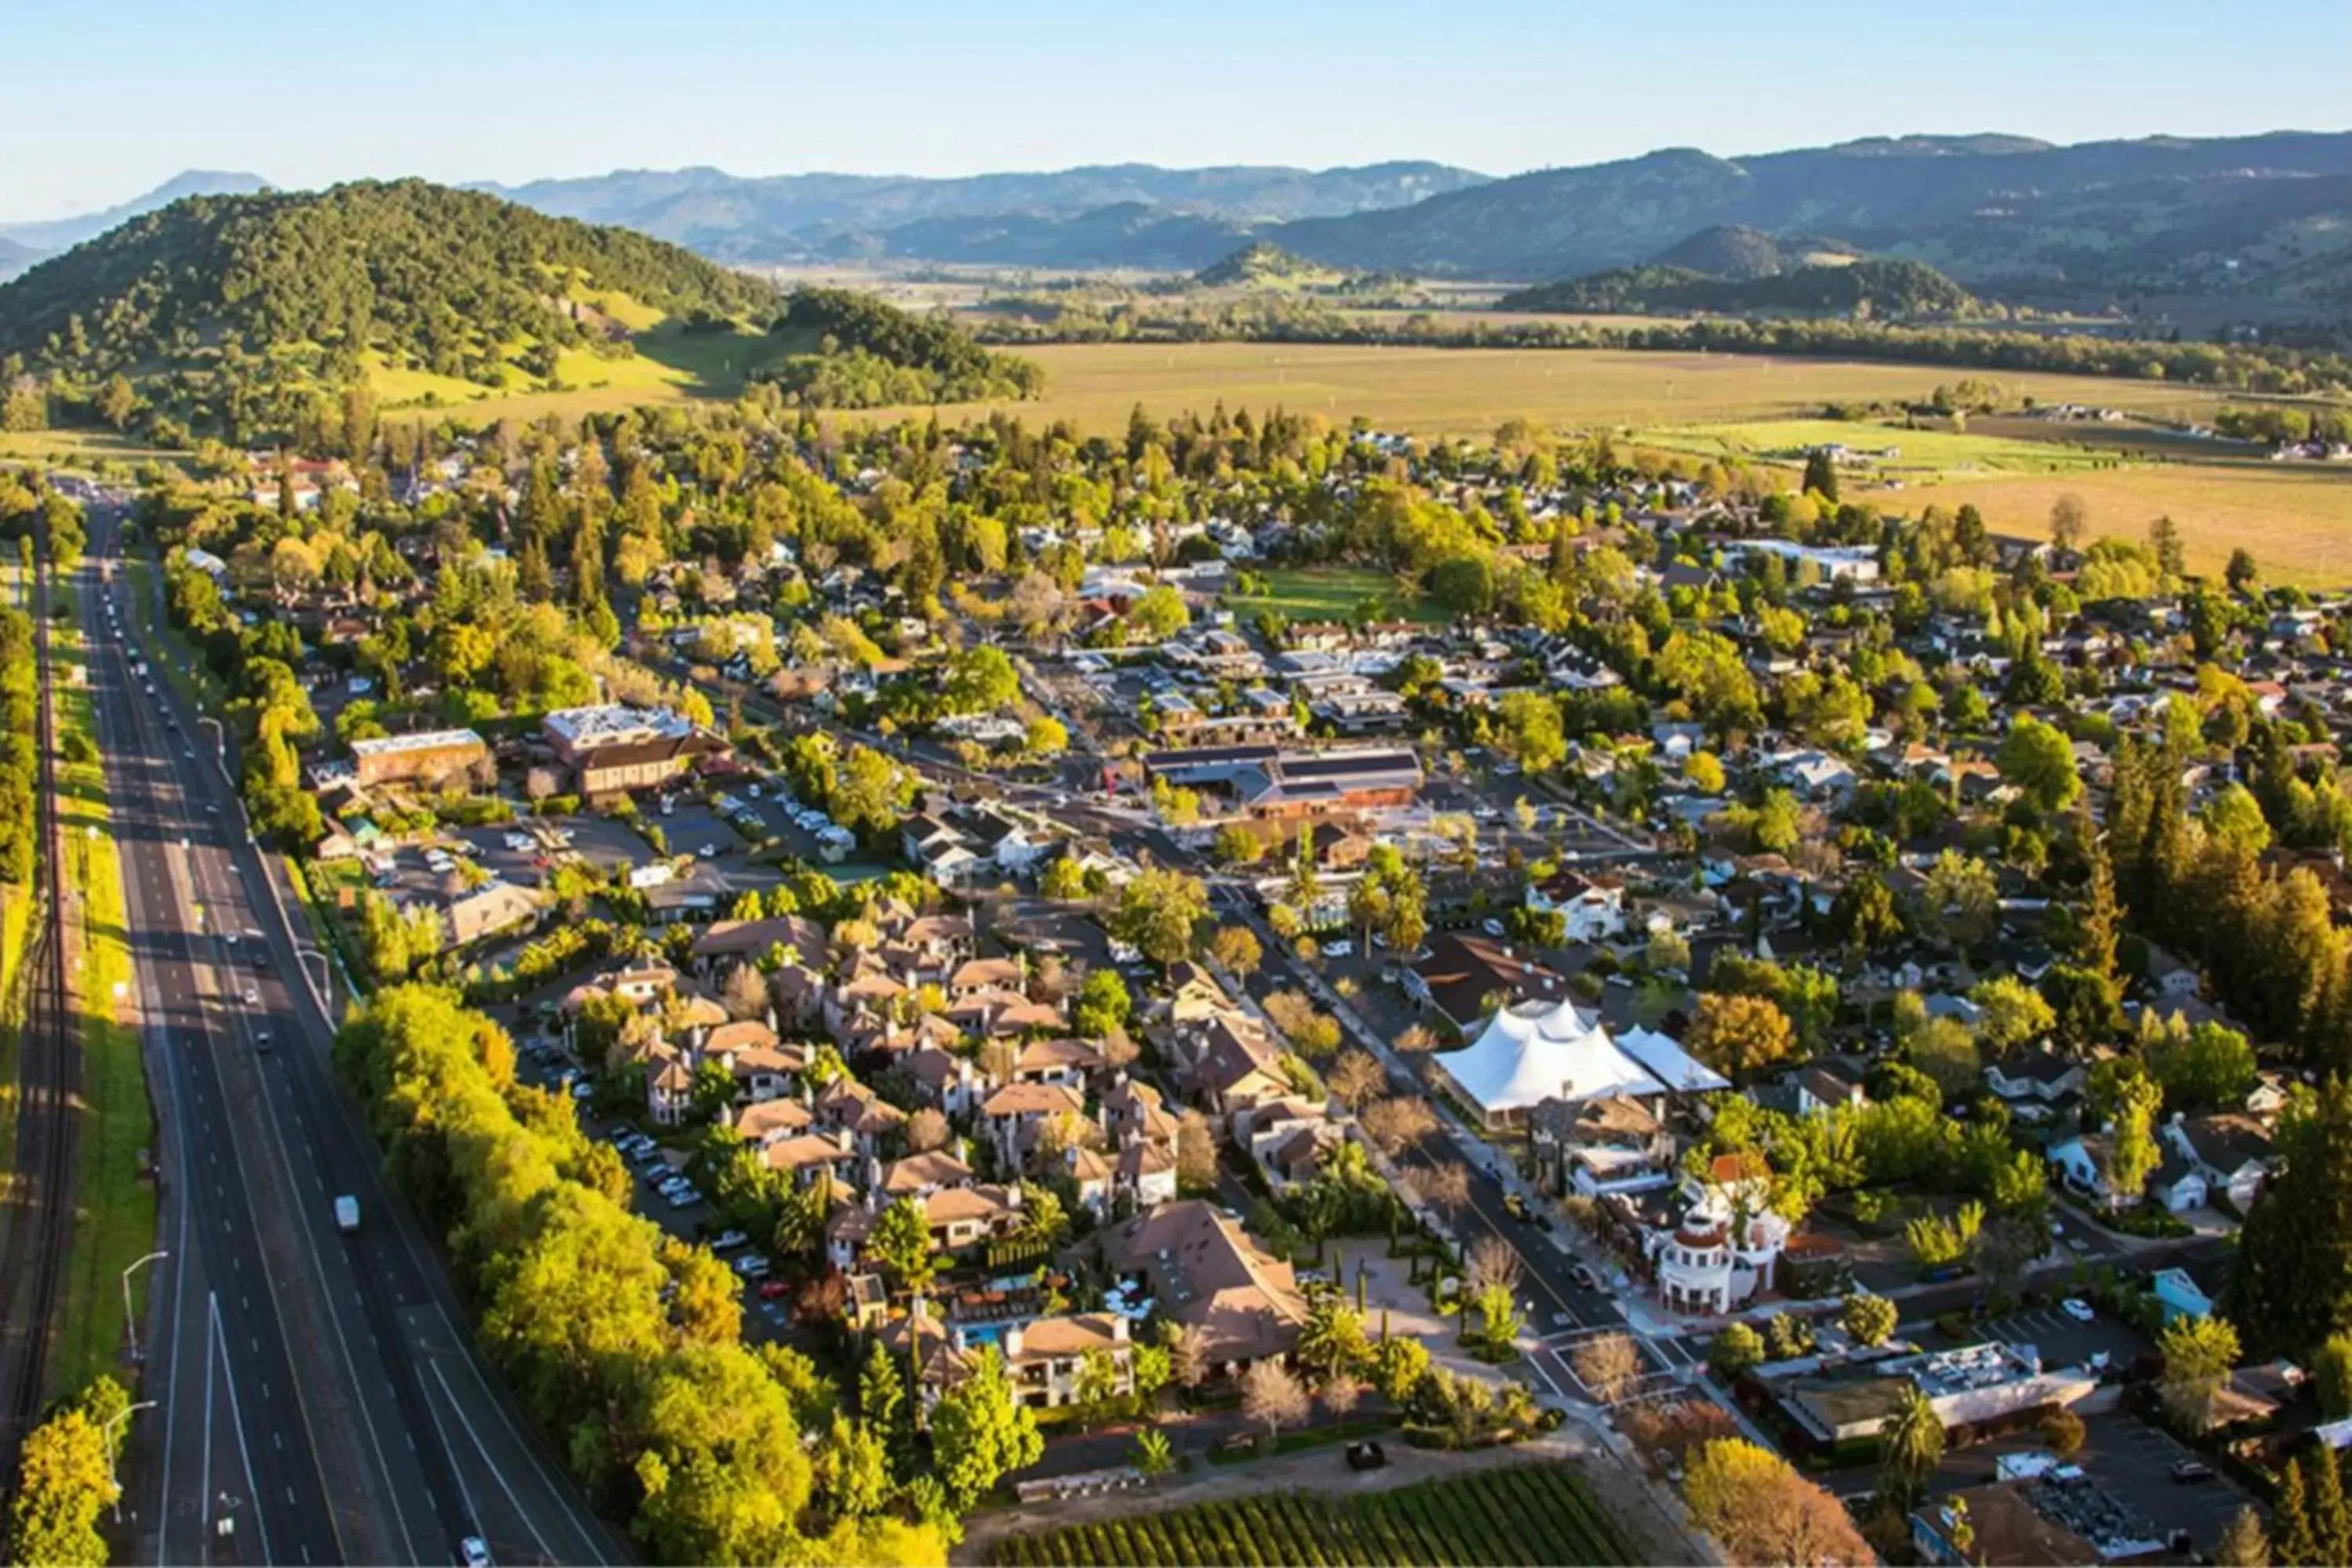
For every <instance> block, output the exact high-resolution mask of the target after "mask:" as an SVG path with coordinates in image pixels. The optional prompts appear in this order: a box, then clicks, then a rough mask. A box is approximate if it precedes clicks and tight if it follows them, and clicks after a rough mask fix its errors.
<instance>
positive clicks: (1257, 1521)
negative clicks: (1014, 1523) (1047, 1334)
mask: <svg viewBox="0 0 2352 1568" xmlns="http://www.w3.org/2000/svg"><path fill="white" fill-rule="evenodd" d="M989 1561H990V1562H991V1563H996V1564H998V1565H999V1568H1004V1565H1008V1564H1013V1565H1023V1568H1081V1565H1084V1568H1097V1565H1102V1568H1108V1565H1110V1564H1129V1563H1328V1564H1346V1565H1349V1568H1382V1565H1387V1564H1403V1563H1556V1564H1566V1563H1634V1562H1638V1561H1640V1559H1639V1557H1638V1555H1637V1554H1636V1552H1635V1551H1634V1549H1633V1544H1632V1542H1629V1541H1627V1540H1626V1538H1625V1535H1624V1533H1623V1532H1622V1531H1621V1530H1620V1529H1619V1528H1618V1527H1617V1524H1616V1522H1615V1521H1613V1520H1612V1519H1611V1518H1610V1517H1609V1516H1608V1514H1606V1513H1605V1512H1603V1511H1602V1510H1601V1504H1600V1502H1599V1500H1597V1499H1596V1498H1595V1497H1594V1496H1593V1495H1592V1489H1591V1487H1590V1486H1588V1485H1587V1484H1586V1483H1585V1480H1584V1478H1583V1477H1582V1476H1581V1475H1580V1474H1579V1473H1578V1471H1577V1470H1576V1468H1574V1467H1573V1466H1570V1465H1558V1464H1553V1465H1547V1464H1530V1465H1521V1466H1517V1467H1515V1468H1508V1469H1496V1470H1485V1471H1481V1472H1479V1473H1477V1474H1475V1475H1467V1476H1455V1477H1450V1478H1447V1479H1439V1480H1428V1481H1422V1482H1419V1483H1418V1484H1416V1485H1413V1486H1409V1487H1400V1488H1398V1489H1395V1490H1393V1491H1384V1492H1365V1493H1358V1494H1354V1495H1349V1496H1338V1497H1334V1496H1329V1495H1326V1494H1323V1493H1318V1492H1298V1491H1293V1492H1268V1493H1262V1494H1259V1495H1257V1496H1254V1497H1243V1498H1235V1499H1233V1500H1221V1501H1217V1502H1207V1503H1198V1504H1195V1505H1194V1506H1192V1507H1191V1508H1181V1509H1173V1510H1169V1511H1167V1512H1164V1513H1157V1514H1146V1515H1139V1516H1137V1517H1133V1518H1129V1519H1116V1520H1109V1521H1104V1522H1101V1523H1096V1524H1074V1525H1067V1526H1065V1527H1064V1528H1062V1529H1060V1530H1053V1531H1045V1532H1043V1533H1040V1534H1034V1535H1021V1536H1014V1537H1013V1538H1012V1539H1011V1540H1009V1541H1005V1542H1001V1543H999V1544H998V1545H997V1546H996V1547H995V1548H994V1549H993V1550H992V1552H990V1553H989Z"/></svg>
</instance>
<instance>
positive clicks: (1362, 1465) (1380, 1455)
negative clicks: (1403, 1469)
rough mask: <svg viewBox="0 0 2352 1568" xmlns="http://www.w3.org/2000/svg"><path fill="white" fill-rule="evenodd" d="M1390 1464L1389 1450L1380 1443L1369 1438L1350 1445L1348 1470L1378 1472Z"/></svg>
mask: <svg viewBox="0 0 2352 1568" xmlns="http://www.w3.org/2000/svg"><path fill="white" fill-rule="evenodd" d="M1388 1462H1389V1453H1388V1450H1387V1449H1386V1448H1383V1447H1381V1446H1380V1444H1379V1443H1378V1442H1375V1441H1373V1440H1371V1439H1369V1438H1368V1439H1366V1440H1365V1441H1363V1442H1360V1443H1350V1444H1349V1445H1348V1468H1349V1469H1351V1470H1377V1469H1379V1468H1381V1467H1382V1466H1384V1465H1386V1464H1387V1463H1388Z"/></svg>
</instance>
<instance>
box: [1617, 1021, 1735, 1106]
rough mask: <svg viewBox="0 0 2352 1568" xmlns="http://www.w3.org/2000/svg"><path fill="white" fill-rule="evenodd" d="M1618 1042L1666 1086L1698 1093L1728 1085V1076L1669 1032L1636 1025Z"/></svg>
mask: <svg viewBox="0 0 2352 1568" xmlns="http://www.w3.org/2000/svg"><path fill="white" fill-rule="evenodd" d="M1617 1045H1618V1047H1619V1048H1620V1049H1622V1050H1623V1051H1624V1053H1625V1054H1626V1055H1627V1056H1629V1057H1632V1058H1633V1059H1634V1060H1635V1061H1637V1062H1640V1063H1641V1064H1642V1065H1643V1067H1645V1068H1649V1069H1650V1073H1651V1076H1652V1077H1654V1078H1655V1079H1657V1080H1658V1081H1659V1082H1660V1083H1663V1084H1664V1085H1665V1086H1666V1087H1667V1088H1668V1089H1677V1090H1679V1091H1681V1092H1682V1093H1684V1094H1700V1093H1704V1092H1706V1090H1708V1089H1729V1088H1730V1087H1731V1080H1730V1079H1727V1078H1726V1077H1724V1076H1723V1075H1722V1074H1721V1073H1719V1072H1717V1071H1716V1070H1715V1069H1714V1068H1711V1067H1709V1066H1707V1065H1706V1063H1705V1062H1703V1061H1700V1060H1699V1059H1698V1058H1696V1057H1694V1056H1692V1055H1691V1054H1690V1053H1689V1052H1688V1051H1685V1049H1683V1047H1682V1044H1681V1042H1680V1041H1678V1040H1676V1039H1675V1037H1673V1036H1671V1035H1661V1034H1659V1033H1658V1032H1657V1031H1656V1030H1654V1029H1645V1028H1643V1027H1642V1026H1640V1025H1639V1024H1636V1025H1634V1026H1633V1027H1632V1028H1630V1029H1628V1030H1626V1031H1625V1032H1624V1033H1623V1034H1622V1035H1620V1036H1618V1037H1617Z"/></svg>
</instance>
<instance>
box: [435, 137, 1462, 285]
mask: <svg viewBox="0 0 2352 1568" xmlns="http://www.w3.org/2000/svg"><path fill="white" fill-rule="evenodd" d="M1486 178H1487V176H1486V175H1485V174H1475V173H1473V172H1472V171H1470V170H1468V169H1455V168H1451V167H1448V166H1447V165H1445V164H1443V163H1374V164H1370V165H1368V166H1366V167H1363V168H1359V169H1290V168H1279V167H1252V166H1233V167H1226V168H1213V169H1162V168H1160V167H1158V166H1156V165H1154V164H1150V163H1115V164H1106V165H1102V166H1099V167H1093V168H1080V169H1063V170H1059V171H1056V172H1055V173H1051V174H974V175H971V176H969V177H966V178H961V179H917V178H897V177H892V176H888V175H870V174H777V175H770V176H764V177H759V178H746V177H744V176H741V175H737V174H726V173H723V172H722V171H720V170H718V169H679V170H676V171H673V172H669V173H656V172H646V171H637V170H626V171H622V172H618V173H615V174H601V175H597V176H594V177H592V178H588V179H578V180H539V181H534V182H533V183H531V184H526V185H514V186H506V185H493V184H484V185H480V186H478V187H476V188H478V189H481V190H487V191H489V192H490V193H491V194H493V195H501V196H504V197H506V198H507V199H508V200H509V201H515V202H520V203H521V204H522V205H525V206H530V207H537V208H538V209H539V210H540V211H541V212H546V213H553V214H555V215H557V216H562V217H576V218H582V219H585V220H586V221H588V222H591V223H610V224H620V225H623V226H626V227H629V228H635V229H643V230H644V231H645V232H646V233H647V234H650V235H653V236H654V237H656V238H659V239H667V240H670V241H672V242H673V243H675V244H678V245H683V246H687V247H690V248H692V249H695V250H698V251H701V252H702V253H703V254H704V255H706V256H711V257H717V258H722V259H726V260H733V261H748V262H780V261H804V260H842V259H852V258H864V257H876V258H879V257H908V256H912V257H917V258H921V259H925V260H963V259H978V260H991V261H996V260H1001V261H1006V262H1015V263H1022V264H1034V265H1039V266H1067V265H1071V263H1069V262H1067V261H1065V260H1063V259H1061V258H1063V257H1065V256H1070V255H1085V256H1087V257H1103V258H1115V259H1107V260H1104V261H1101V262H1089V263H1087V265H1107V266H1141V267H1156V266H1181V265H1183V263H1181V261H1164V260H1160V259H1158V258H1160V257H1161V256H1163V255H1165V254H1168V253H1169V251H1170V247H1171V246H1175V247H1184V246H1191V247H1210V248H1213V250H1214V251H1215V252H1216V253H1217V254H1222V253H1223V251H1225V250H1230V249H1232V248H1233V247H1234V237H1235V236H1237V235H1241V234H1244V233H1246V232H1247V231H1248V230H1249V229H1251V228H1252V227H1254V226H1263V225H1268V224H1280V223H1284V222H1287V221H1290V220H1293V219H1297V218H1309V217H1339V216H1346V215H1348V214H1350V213H1357V212H1364V211H1369V210H1373V209H1377V208H1382V207H1393V206H1402V205H1407V204H1410V203H1412V202H1418V201H1421V200H1423V199H1424V198H1426V197H1429V196H1433V195H1444V194H1446V193H1447V192H1450V191H1459V190H1464V189H1466V188H1468V187H1470V186H1473V185H1477V184H1484V183H1485V182H1486ZM1163 230H1164V232H1159V231H1163ZM1187 253H1188V254H1189V252H1187ZM1146 258H1150V259H1146ZM1193 265H1196V266H1197V265H1199V263H1197V262H1196V263H1193Z"/></svg>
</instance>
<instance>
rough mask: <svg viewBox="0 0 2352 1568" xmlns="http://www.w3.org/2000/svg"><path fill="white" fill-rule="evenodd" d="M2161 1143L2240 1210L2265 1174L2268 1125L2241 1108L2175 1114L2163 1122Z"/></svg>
mask: <svg viewBox="0 0 2352 1568" xmlns="http://www.w3.org/2000/svg"><path fill="white" fill-rule="evenodd" d="M2164 1142H2166V1144H2167V1145H2168V1147H2169V1148H2170V1150H2171V1152H2173V1153H2174V1154H2175V1155H2177V1156H2178V1157H2179V1158H2180V1159H2181V1160H2183V1161H2185V1162H2187V1163H2189V1165H2190V1166H2192V1167H2193V1168H2195V1170H2196V1171H2197V1172H2198V1173H2199V1174H2200V1175H2201V1176H2202V1177H2203V1178H2204V1180H2205V1184H2206V1185H2207V1186H2208V1187H2209V1188H2210V1189H2211V1190H2212V1191H2213V1192H2215V1193H2218V1194H2221V1195H2222V1196H2224V1197H2227V1198H2228V1199H2229V1200H2230V1203H2231V1206H2232V1207H2234V1208H2235V1209H2236V1210H2237V1211H2238V1212H2239V1213H2240V1214H2243V1213H2245V1212H2246V1210H2247V1209H2249V1208H2251V1207H2252V1205H2253V1201H2254V1199H2255V1197H2256V1196H2258V1195H2259V1194H2261V1192H2262V1190H2263V1182H2264V1181H2265V1180H2267V1179H2268V1178H2269V1175H2270V1167H2271V1130H2270V1129H2269V1128H2268V1127H2265V1126H2264V1125H2263V1123H2262V1122H2261V1121H2257V1120H2255V1119H2254V1118H2253V1117H2252V1116H2249V1115H2247V1114H2246V1113H2245V1112H2243V1111H2242V1110H2225V1111H2222V1112H2220V1113H2219V1114H2217V1115H2212V1116H2191V1117H2186V1118H2183V1117H2179V1116H2176V1117H2174V1118H2173V1119H2172V1120H2171V1121H2169V1122H2168V1123H2166V1124H2165V1127H2164Z"/></svg>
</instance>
